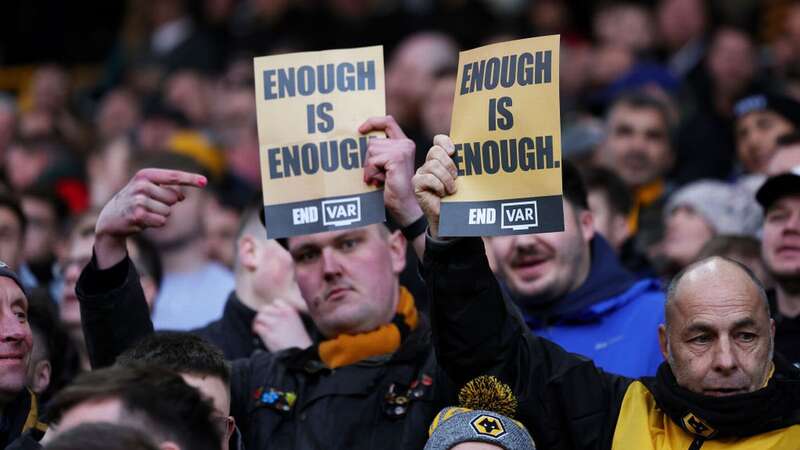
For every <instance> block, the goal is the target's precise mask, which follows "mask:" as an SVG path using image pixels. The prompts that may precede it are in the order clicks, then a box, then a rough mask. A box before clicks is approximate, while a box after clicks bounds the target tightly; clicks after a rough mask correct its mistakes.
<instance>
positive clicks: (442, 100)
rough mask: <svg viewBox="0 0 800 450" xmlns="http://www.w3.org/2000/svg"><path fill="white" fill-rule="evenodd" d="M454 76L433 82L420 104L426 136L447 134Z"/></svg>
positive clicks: (451, 111)
mask: <svg viewBox="0 0 800 450" xmlns="http://www.w3.org/2000/svg"><path fill="white" fill-rule="evenodd" d="M455 84H456V76H455V75H452V76H446V77H441V78H439V79H438V80H436V81H435V82H434V83H433V86H431V90H430V91H429V92H428V95H427V96H426V99H425V101H424V103H423V105H422V128H423V131H424V132H425V134H426V135H427V136H436V135H437V134H447V133H448V132H449V131H450V118H451V116H452V115H453V86H455Z"/></svg>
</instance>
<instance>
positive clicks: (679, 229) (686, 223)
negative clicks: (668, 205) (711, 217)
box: [663, 206, 714, 267]
mask: <svg viewBox="0 0 800 450" xmlns="http://www.w3.org/2000/svg"><path fill="white" fill-rule="evenodd" d="M665 228H666V235H665V236H664V246H663V247H664V256H666V257H667V259H668V260H669V261H671V262H674V263H676V264H677V265H678V266H680V267H684V266H686V265H688V264H689V263H691V262H692V261H694V259H695V258H696V257H697V254H698V253H700V250H701V249H702V248H703V246H704V245H705V244H706V242H708V241H710V240H711V238H713V237H714V229H713V228H711V226H710V225H709V224H708V222H706V220H705V219H703V216H701V215H700V214H698V213H697V212H695V210H694V209H692V208H691V207H689V206H679V207H677V208H675V209H674V210H673V211H672V212H671V213H670V215H669V216H667V219H666V227H665Z"/></svg>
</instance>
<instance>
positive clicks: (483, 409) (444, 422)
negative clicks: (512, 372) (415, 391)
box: [424, 375, 536, 450]
mask: <svg viewBox="0 0 800 450" xmlns="http://www.w3.org/2000/svg"><path fill="white" fill-rule="evenodd" d="M458 403H459V406H457V407H447V408H444V409H443V410H441V411H440V412H439V414H437V415H436V417H435V418H434V419H433V423H431V426H430V428H429V429H428V435H429V436H430V437H429V438H428V443H427V444H425V449H424V450H449V449H451V448H453V447H455V446H456V445H458V444H460V443H462V442H486V443H489V444H494V445H496V446H498V447H500V448H502V449H504V450H536V445H535V444H534V443H533V439H532V438H531V435H530V434H529V433H528V430H526V429H525V427H524V426H523V425H522V424H521V423H519V422H517V421H516V420H514V419H513V417H514V415H515V414H516V411H517V398H516V397H515V396H514V393H513V392H512V391H511V388H510V387H509V386H508V385H507V384H505V383H503V382H501V381H500V380H499V379H497V378H496V377H493V376H489V375H483V376H480V377H477V378H475V379H473V380H471V381H469V382H468V383H467V384H465V385H464V387H462V388H461V391H459V393H458Z"/></svg>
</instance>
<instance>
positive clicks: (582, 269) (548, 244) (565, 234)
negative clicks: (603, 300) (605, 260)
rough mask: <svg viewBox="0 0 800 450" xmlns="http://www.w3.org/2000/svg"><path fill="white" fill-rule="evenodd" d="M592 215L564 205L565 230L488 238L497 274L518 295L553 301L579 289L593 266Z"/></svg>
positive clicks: (566, 203)
mask: <svg viewBox="0 0 800 450" xmlns="http://www.w3.org/2000/svg"><path fill="white" fill-rule="evenodd" d="M593 236H594V228H593V227H592V217H591V213H589V212H588V211H580V212H577V211H576V210H575V208H573V207H572V205H571V204H570V203H569V202H564V231H562V232H558V233H540V234H524V235H514V236H496V237H492V238H490V239H488V242H489V246H490V247H491V251H492V253H493V254H494V259H495V263H496V267H497V270H498V272H499V273H498V275H500V276H502V277H503V278H504V279H505V281H506V282H507V283H508V286H509V288H511V290H512V291H513V292H514V293H515V294H519V295H522V296H525V297H533V296H535V297H542V298H546V299H554V298H558V297H562V296H564V295H565V294H567V293H568V292H570V291H572V290H574V289H576V288H577V287H578V286H580V285H581V284H582V283H583V281H584V279H585V278H586V274H588V270H589V264H590V251H589V241H590V240H591V238H592V237H593Z"/></svg>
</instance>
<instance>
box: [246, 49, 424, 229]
mask: <svg viewBox="0 0 800 450" xmlns="http://www.w3.org/2000/svg"><path fill="white" fill-rule="evenodd" d="M253 69H254V75H255V81H256V82H255V92H256V115H257V119H258V139H259V145H260V155H261V180H262V191H263V192H264V209H265V219H266V225H267V234H268V236H269V237H270V238H281V237H289V236H297V235H300V234H312V233H319V232H323V231H330V230H336V229H343V228H354V227H360V226H364V225H368V224H371V223H378V222H383V220H384V217H385V214H384V204H383V200H384V195H383V192H381V191H380V190H379V189H376V188H375V187H371V186H369V185H365V184H364V178H363V177H362V175H363V172H362V171H363V168H364V166H365V165H366V159H367V149H368V147H372V148H373V150H372V153H373V154H378V153H380V154H382V153H383V151H382V150H386V149H387V148H388V147H393V146H397V145H399V146H400V147H404V146H407V144H408V143H403V142H402V141H403V140H404V139H405V136H403V135H402V131H400V127H398V126H397V124H396V123H395V124H390V123H389V122H388V121H387V118H385V117H382V116H384V115H385V114H386V99H385V94H384V76H383V49H382V48H381V47H365V48H357V49H339V50H328V51H322V52H303V53H291V54H286V55H271V56H265V57H260V58H255V60H254V66H253ZM367 117H377V119H375V120H374V121H373V122H372V123H370V122H368V124H365V125H364V129H366V130H371V131H372V132H371V133H370V134H369V135H367V134H365V133H366V132H361V133H360V132H359V125H361V123H362V121H363V120H364V119H365V118H367ZM392 122H393V121H392ZM387 128H388V130H389V131H391V132H395V131H397V132H399V135H398V133H395V136H394V137H390V139H388V140H385V141H383V142H381V143H378V144H375V145H373V144H370V141H372V140H374V139H377V138H379V137H383V136H382V133H380V132H379V131H380V130H384V129H387ZM395 141H400V142H395ZM387 151H388V150H387ZM412 152H413V147H412ZM387 163H388V164H387ZM381 164H384V165H381ZM394 165H395V164H394V163H393V162H391V161H377V162H376V163H373V164H372V167H373V168H372V169H370V171H371V173H370V176H369V180H370V181H371V182H372V183H373V184H374V183H380V182H381V181H384V179H383V178H382V177H383V176H388V177H389V178H393V175H392V172H393V171H394V168H393V166H394ZM384 171H385V172H386V175H382V174H379V172H384ZM390 182H391V181H390ZM400 200H402V198H400Z"/></svg>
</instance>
